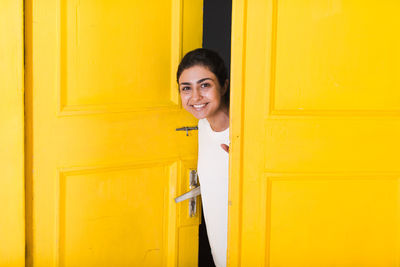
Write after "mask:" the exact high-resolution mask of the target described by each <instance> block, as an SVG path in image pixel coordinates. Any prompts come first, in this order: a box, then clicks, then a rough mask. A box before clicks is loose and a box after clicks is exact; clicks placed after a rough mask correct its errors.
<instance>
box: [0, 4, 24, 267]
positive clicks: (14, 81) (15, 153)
mask: <svg viewBox="0 0 400 267" xmlns="http://www.w3.org/2000/svg"><path fill="white" fill-rule="evenodd" d="M23 49H24V48H23V1H22V0H4V1H1V3H0V214H1V216H0V266H24V258H25V237H24V236H25V230H24V217H25V215H24V69H23V68H24V54H23Z"/></svg>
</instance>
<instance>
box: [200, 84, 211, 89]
mask: <svg viewBox="0 0 400 267" xmlns="http://www.w3.org/2000/svg"><path fill="white" fill-rule="evenodd" d="M201 87H202V88H204V87H210V84H209V83H202V84H201Z"/></svg>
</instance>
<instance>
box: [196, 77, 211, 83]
mask: <svg viewBox="0 0 400 267" xmlns="http://www.w3.org/2000/svg"><path fill="white" fill-rule="evenodd" d="M206 80H211V81H212V80H213V79H211V78H204V79H200V80H198V81H197V83H202V82H204V81H206Z"/></svg>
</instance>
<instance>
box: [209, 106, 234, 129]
mask: <svg viewBox="0 0 400 267" xmlns="http://www.w3.org/2000/svg"><path fill="white" fill-rule="evenodd" d="M207 121H208V123H209V124H210V126H211V129H213V131H215V132H222V131H223V130H226V129H227V128H229V108H228V107H227V106H225V105H224V106H222V107H221V108H220V109H219V110H218V111H216V112H215V113H214V115H213V116H212V117H208V118H207Z"/></svg>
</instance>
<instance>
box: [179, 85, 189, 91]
mask: <svg viewBox="0 0 400 267" xmlns="http://www.w3.org/2000/svg"><path fill="white" fill-rule="evenodd" d="M187 90H190V87H189V86H185V87H181V91H187Z"/></svg>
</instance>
